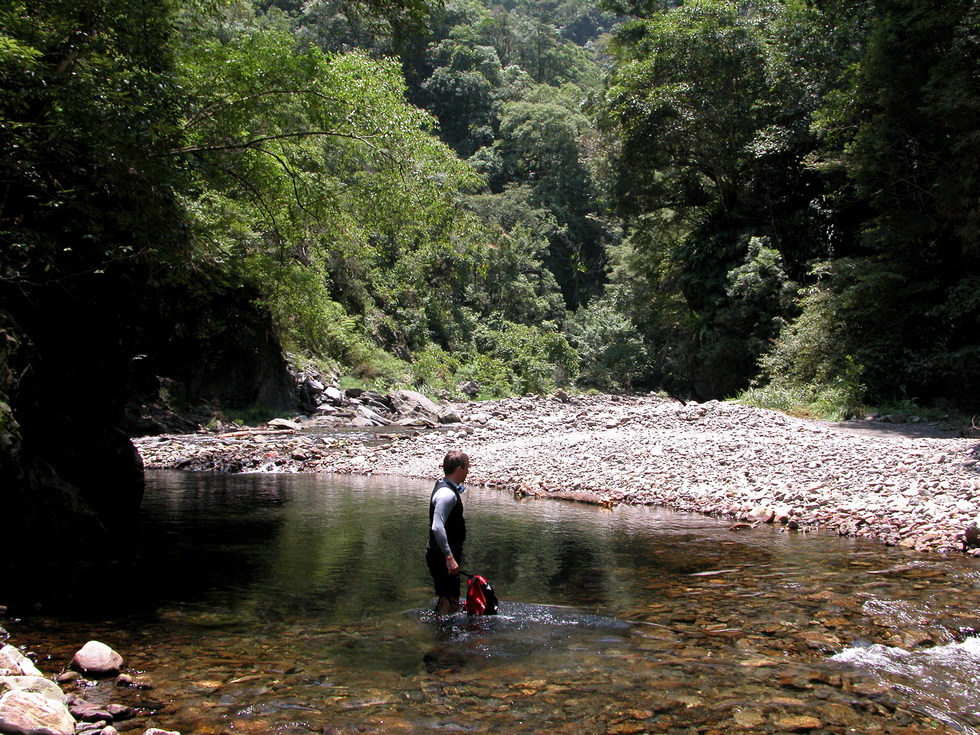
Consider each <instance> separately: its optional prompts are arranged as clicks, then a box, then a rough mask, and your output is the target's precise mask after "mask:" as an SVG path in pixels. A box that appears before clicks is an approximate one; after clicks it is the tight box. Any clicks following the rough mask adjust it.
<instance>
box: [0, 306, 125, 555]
mask: <svg viewBox="0 0 980 735" xmlns="http://www.w3.org/2000/svg"><path fill="white" fill-rule="evenodd" d="M0 365H2V367H0V502H2V504H3V507H4V511H5V516H6V517H7V518H9V519H10V523H9V524H8V531H9V532H10V533H11V534H12V537H13V538H12V541H13V543H15V544H24V546H23V547H22V548H31V549H32V550H33V551H34V553H36V554H38V555H40V556H43V555H44V553H45V551H46V550H48V551H50V552H51V554H52V555H55V554H56V553H58V550H57V549H56V548H55V545H54V544H51V543H46V540H48V539H57V540H58V541H59V542H69V543H70V542H81V543H83V544H85V545H89V544H94V543H98V542H99V541H100V540H103V539H104V538H105V536H106V533H107V530H108V528H109V526H111V525H112V524H111V522H108V523H107V519H108V518H109V517H110V516H112V517H114V516H116V515H118V512H122V511H124V510H129V511H130V512H135V510H138V508H139V502H140V499H141V497H142V491H143V474H142V462H141V461H140V459H139V456H138V454H137V453H136V451H135V448H134V447H133V445H132V443H131V442H129V440H128V439H126V438H125V437H121V438H120V435H118V434H116V433H114V432H113V431H112V430H111V427H108V426H105V425H104V424H101V425H100V423H99V422H98V418H97V417H94V418H93V420H92V421H89V422H85V421H83V419H82V417H81V416H79V415H77V410H71V409H75V408H76V406H75V405H74V404H72V402H70V401H68V402H67V405H66V408H68V409H69V410H61V411H56V410H55V408H54V406H55V405H56V403H57V402H56V401H53V400H52V398H51V397H50V395H51V394H55V395H61V394H60V392H59V391H57V390H51V388H52V385H51V384H49V383H48V382H47V380H46V379H45V376H44V361H43V359H42V355H41V354H40V352H39V350H38V348H37V346H36V345H35V343H34V342H32V341H31V340H30V339H28V337H27V335H26V334H25V332H24V331H23V330H22V329H21V328H20V326H19V325H18V324H15V323H14V321H13V319H12V318H11V317H10V315H9V314H8V313H6V312H2V313H0ZM46 388H47V389H48V392H46V391H45V389H46ZM80 403H81V404H82V405H83V406H84V405H85V404H86V403H87V401H81V402H80ZM76 463H77V464H76ZM98 468H101V469H103V470H104V471H105V474H100V473H99V472H97V469H98ZM96 475H99V477H100V479H99V480H96ZM110 508H111V509H112V513H106V517H105V518H103V517H101V516H100V515H99V513H98V509H105V510H108V509H110ZM14 539H15V540H14ZM14 548H17V546H15V547H14Z"/></svg>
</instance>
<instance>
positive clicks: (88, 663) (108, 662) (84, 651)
mask: <svg viewBox="0 0 980 735" xmlns="http://www.w3.org/2000/svg"><path fill="white" fill-rule="evenodd" d="M122 665H123V657H122V656H120V655H119V654H118V653H116V652H115V651H113V650H112V649H111V648H110V647H109V646H107V645H106V644H105V643H102V642H101V641H89V642H88V643H86V644H85V645H84V646H82V647H81V649H79V650H78V652H77V653H76V654H75V656H74V658H73V659H72V666H74V667H75V668H76V669H78V670H79V671H81V672H83V673H85V674H91V675H96V676H115V675H116V674H118V673H119V669H121V668H122Z"/></svg>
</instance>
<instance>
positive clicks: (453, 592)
mask: <svg viewBox="0 0 980 735" xmlns="http://www.w3.org/2000/svg"><path fill="white" fill-rule="evenodd" d="M442 470H443V472H444V473H445V474H446V476H445V477H444V478H442V479H441V480H439V482H437V483H436V486H435V487H434V488H433V490H432V496H431V497H430V498H429V545H428V546H427V547H426V549H425V562H426V564H427V565H428V567H429V573H430V574H431V575H432V584H433V585H434V586H435V590H436V595H438V596H439V601H438V602H437V603H436V612H437V613H439V614H440V615H445V614H447V613H454V612H456V611H457V610H459V591H460V582H459V567H460V565H461V564H462V563H463V542H464V541H465V540H466V521H465V520H464V519H463V500H462V498H460V493H462V492H463V491H464V490H465V489H466V488H464V487H463V480H465V479H466V475H467V474H468V473H469V471H470V458H469V457H468V456H467V455H466V454H464V453H463V452H457V451H452V452H449V453H448V454H447V455H446V457H445V458H444V459H443V460H442Z"/></svg>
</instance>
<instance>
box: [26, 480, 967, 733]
mask: <svg viewBox="0 0 980 735" xmlns="http://www.w3.org/2000/svg"><path fill="white" fill-rule="evenodd" d="M430 490H431V483H428V482H418V481H413V480H402V479H397V478H388V477H371V478H358V477H347V476H330V475H219V474H203V473H179V472H150V473H148V488H147V493H146V498H145V501H144V523H143V527H142V540H141V541H140V542H139V543H134V545H133V547H132V549H130V550H129V551H130V553H129V555H128V556H127V557H126V558H125V559H122V560H120V562H119V563H118V564H116V565H115V566H113V567H110V568H108V569H104V570H100V577H99V579H100V580H101V586H99V587H98V588H97V589H92V588H91V587H89V588H88V590H87V591H86V592H85V593H80V594H79V596H78V598H77V599H76V600H75V601H74V605H73V607H72V609H71V610H70V611H59V613H58V614H57V615H51V616H43V615H39V616H32V617H30V618H26V619H24V620H22V621H19V622H14V623H12V624H11V625H9V626H8V627H9V628H10V630H11V633H12V634H13V636H14V637H15V640H17V641H18V642H22V643H30V644H31V646H32V647H33V648H34V649H35V650H37V651H39V652H41V653H43V654H45V655H46V656H47V660H43V661H40V662H39V663H40V666H41V668H42V670H44V671H46V672H48V673H55V672H56V671H57V670H59V669H60V668H61V666H62V665H64V664H65V663H67V661H68V660H70V658H71V655H72V653H73V652H74V650H77V648H78V647H80V646H81V644H82V643H84V642H85V641H86V640H89V639H93V638H94V639H98V640H102V641H104V642H106V643H108V644H109V645H111V646H113V647H114V648H115V649H116V650H118V651H119V652H120V653H122V654H123V655H124V657H125V658H126V666H127V668H128V669H130V670H131V671H134V672H135V673H136V674H137V675H138V676H145V678H147V679H148V680H149V681H150V682H152V684H153V687H154V688H152V689H142V690H121V689H118V688H115V687H113V686H112V685H111V683H110V682H102V683H97V684H96V683H93V684H92V685H91V686H89V685H88V684H85V683H83V684H82V686H81V687H80V690H79V693H80V695H81V696H84V697H86V698H89V699H93V700H95V701H105V702H108V701H125V702H126V703H129V704H132V705H134V706H137V707H138V708H139V711H140V714H141V716H140V718H138V719H137V720H136V721H135V722H133V724H132V725H131V727H133V728H134V729H136V730H137V731H139V732H142V730H143V729H145V728H146V727H149V726H151V725H155V726H159V727H163V728H166V729H171V730H180V731H182V732H183V733H185V735H186V734H187V733H240V732H246V733H272V732H281V733H309V732H316V733H330V732H391V733H400V732H406V733H407V732H474V731H476V732H489V731H498V732H509V733H513V732H522V733H541V732H569V733H593V732H594V733H641V732H677V733H681V732H684V733H688V732H804V731H809V732H842V733H843V732H855V731H857V732H895V733H899V732H902V733H905V732H908V733H912V732H922V731H928V730H935V731H945V730H946V728H950V731H952V730H959V731H963V732H975V731H976V730H977V728H980V712H978V710H977V706H976V704H975V703H976V702H977V694H978V693H980V690H978V687H980V680H978V677H977V676H975V675H974V674H973V673H972V671H974V670H977V664H980V650H978V646H977V645H976V643H975V639H973V638H972V634H973V631H974V630H975V628H980V622H978V621H977V619H976V617H975V613H974V611H975V610H976V608H977V605H978V603H980V575H978V574H977V568H976V563H975V562H973V561H972V560H968V559H961V558H952V559H944V558H939V557H926V556H922V555H916V554H911V553H908V552H902V551H899V550H896V549H888V548H886V547H883V546H881V545H880V544H877V543H874V542H867V541H862V540H849V539H840V538H837V537H835V536H831V535H824V534H811V535H809V536H803V535H797V534H793V533H779V532H777V531H776V530H774V529H772V528H770V527H763V528H758V529H752V530H746V531H739V532H733V531H731V530H729V525H730V524H729V523H728V522H725V521H722V520H719V519H712V518H707V517H702V516H696V515H686V514H677V513H671V512H668V511H663V510H657V509H649V508H627V507H620V508H615V509H612V510H610V509H602V508H596V507H591V506H583V505H576V504H571V503H563V502H556V501H543V500H524V501H517V500H515V499H513V498H512V497H510V496H509V495H507V494H503V493H501V492H498V491H489V490H481V489H479V488H472V489H471V490H470V491H469V492H467V493H466V494H465V495H464V503H465V508H466V516H467V524H468V528H469V538H468V541H467V549H466V551H467V559H466V563H465V567H466V568H468V570H469V571H471V572H476V573H480V574H483V575H484V576H486V577H488V578H489V579H490V581H491V582H492V583H493V585H494V587H495V588H496V590H497V593H498V596H499V597H500V599H501V601H502V605H501V614H500V615H499V616H497V617H495V618H468V617H467V616H465V615H458V616H452V617H449V618H444V619H439V618H436V617H435V616H434V615H432V613H431V612H429V609H430V604H431V601H432V593H431V591H430V581H429V578H428V574H427V572H426V569H425V565H424V562H423V559H422V555H423V548H424V545H425V541H426V537H427V531H426V521H427V507H426V506H427V501H428V497H429V492H430ZM98 600H108V601H109V602H110V604H109V605H108V606H106V605H101V604H98ZM125 726H126V723H125V722H122V723H119V724H117V727H119V729H120V730H121V731H125Z"/></svg>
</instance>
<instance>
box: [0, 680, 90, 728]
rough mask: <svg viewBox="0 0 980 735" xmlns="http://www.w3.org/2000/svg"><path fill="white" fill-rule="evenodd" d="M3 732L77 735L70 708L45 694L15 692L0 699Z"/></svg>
mask: <svg viewBox="0 0 980 735" xmlns="http://www.w3.org/2000/svg"><path fill="white" fill-rule="evenodd" d="M0 732H8V733H19V735H73V734H74V732H75V718H74V717H72V716H71V713H70V712H69V711H68V708H67V707H66V706H65V705H64V704H62V703H59V702H55V701H53V700H51V699H49V698H48V697H46V696H44V695H42V694H35V693H34V692H27V691H23V690H20V689H14V690H12V691H9V692H7V693H6V694H4V695H3V696H2V697H0Z"/></svg>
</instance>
